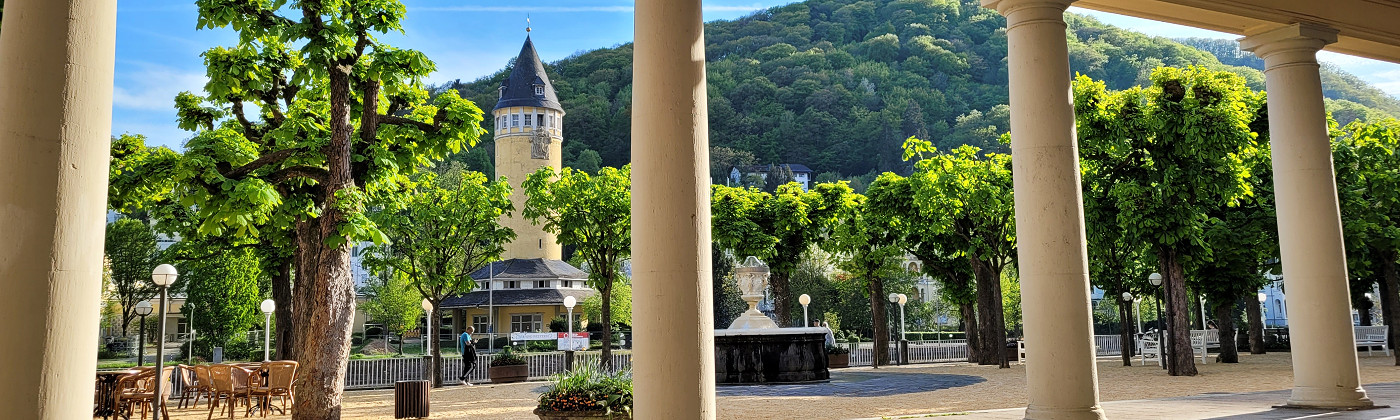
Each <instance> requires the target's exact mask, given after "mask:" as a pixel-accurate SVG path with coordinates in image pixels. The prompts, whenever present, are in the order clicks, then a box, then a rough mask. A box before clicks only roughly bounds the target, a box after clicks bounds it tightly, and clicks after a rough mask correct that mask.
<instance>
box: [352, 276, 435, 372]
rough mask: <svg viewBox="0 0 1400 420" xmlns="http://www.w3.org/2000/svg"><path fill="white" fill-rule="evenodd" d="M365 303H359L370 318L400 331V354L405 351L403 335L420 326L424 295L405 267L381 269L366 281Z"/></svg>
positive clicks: (396, 332)
mask: <svg viewBox="0 0 1400 420" xmlns="http://www.w3.org/2000/svg"><path fill="white" fill-rule="evenodd" d="M364 293H365V303H364V304H363V305H361V306H360V307H361V308H363V309H364V310H365V314H366V315H369V318H370V320H372V321H374V322H378V323H379V324H380V325H383V326H384V329H385V330H387V331H389V332H391V333H394V334H395V335H398V336H399V337H400V340H399V354H400V355H402V354H403V339H402V337H403V335H404V334H405V333H408V332H409V331H412V330H414V329H415V328H418V319H419V318H420V317H422V316H423V304H422V302H423V295H420V294H418V289H417V288H416V287H414V285H413V282H412V281H410V280H409V278H408V275H406V274H404V272H402V271H389V272H386V273H381V274H380V275H378V276H375V277H374V278H373V279H371V280H370V283H369V284H368V285H366V287H365V290H364Z"/></svg>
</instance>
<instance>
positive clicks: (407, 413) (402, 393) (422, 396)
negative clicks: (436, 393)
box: [394, 380, 433, 419]
mask: <svg viewBox="0 0 1400 420" xmlns="http://www.w3.org/2000/svg"><path fill="white" fill-rule="evenodd" d="M432 388H433V386H432V382H429V381H426V380H417V381H398V382H394V418H396V419H407V418H416V419H421V418H426V417H428V390H430V389H432Z"/></svg>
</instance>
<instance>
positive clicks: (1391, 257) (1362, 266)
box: [1332, 118, 1400, 366]
mask: <svg viewBox="0 0 1400 420" xmlns="http://www.w3.org/2000/svg"><path fill="white" fill-rule="evenodd" d="M1338 134H1340V138H1338V139H1337V140H1334V141H1333V142H1332V155H1333V160H1334V161H1335V166H1336V170H1337V190H1338V198H1339V200H1340V203H1341V210H1342V220H1343V226H1344V229H1345V233H1346V235H1345V237H1346V242H1347V243H1346V245H1347V251H1348V254H1349V255H1348V258H1347V262H1348V265H1350V271H1351V278H1352V282H1353V289H1356V285H1357V283H1361V284H1363V285H1364V289H1370V285H1371V284H1375V283H1379V284H1380V292H1381V293H1380V294H1381V296H1380V297H1381V312H1382V317H1383V318H1384V320H1385V324H1386V325H1389V326H1390V328H1389V329H1388V333H1389V335H1390V341H1391V342H1396V340H1397V338H1400V193H1397V191H1396V189H1395V185H1397V184H1400V121H1397V120H1395V119H1392V118H1387V119H1383V120H1380V121H1371V122H1363V121H1357V122H1353V123H1351V124H1348V125H1347V126H1346V127H1345V128H1343V129H1342V130H1341V131H1340V133H1338ZM1356 295H1360V293H1355V292H1354V293H1353V299H1357V296H1356ZM1396 365H1397V366H1400V354H1397V357H1396Z"/></svg>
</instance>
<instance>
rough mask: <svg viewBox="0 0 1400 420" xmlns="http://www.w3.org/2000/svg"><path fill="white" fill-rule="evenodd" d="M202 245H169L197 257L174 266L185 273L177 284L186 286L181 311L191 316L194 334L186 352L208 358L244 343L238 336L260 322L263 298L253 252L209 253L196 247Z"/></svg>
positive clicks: (244, 249) (176, 251)
mask: <svg viewBox="0 0 1400 420" xmlns="http://www.w3.org/2000/svg"><path fill="white" fill-rule="evenodd" d="M204 246H205V245H204V244H201V243H198V242H195V241H184V242H181V243H179V244H176V245H175V246H174V247H172V249H173V250H174V251H172V252H174V253H181V254H185V255H187V256H189V255H201V256H202V257H201V258H197V259H187V260H185V261H184V262H182V263H179V264H180V266H179V268H180V269H181V270H182V271H184V272H183V273H181V274H180V281H181V282H184V283H185V288H186V292H185V306H183V307H182V308H181V309H180V310H181V312H184V313H185V314H186V316H189V317H191V320H192V321H193V324H192V325H191V328H194V330H195V331H198V332H199V334H198V336H197V338H196V342H195V343H194V346H193V348H192V349H191V350H190V351H193V352H194V353H195V354H198V355H200V356H201V357H208V356H209V354H210V352H211V349H212V348H213V347H224V346H227V345H228V344H229V343H232V342H241V341H245V340H246V339H247V338H246V336H243V337H240V335H242V334H245V333H247V332H248V330H249V329H251V328H252V327H253V325H254V324H255V323H257V322H258V321H259V320H261V318H262V317H261V316H259V315H262V313H261V311H260V310H259V308H258V304H259V303H260V302H262V300H263V296H262V294H261V293H259V290H258V279H259V278H260V277H261V276H262V271H261V269H260V266H259V263H258V258H257V255H256V254H255V253H254V251H253V250H251V249H247V248H240V249H234V250H226V251H221V252H209V250H207V249H201V248H203V247H204ZM240 338H242V339H240Z"/></svg>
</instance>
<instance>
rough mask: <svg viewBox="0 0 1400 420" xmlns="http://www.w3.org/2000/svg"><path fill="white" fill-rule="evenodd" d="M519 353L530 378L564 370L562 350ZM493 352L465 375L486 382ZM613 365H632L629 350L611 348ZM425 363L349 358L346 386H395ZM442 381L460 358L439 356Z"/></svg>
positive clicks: (584, 359)
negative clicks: (612, 349) (527, 368)
mask: <svg viewBox="0 0 1400 420" xmlns="http://www.w3.org/2000/svg"><path fill="white" fill-rule="evenodd" d="M520 357H521V358H523V359H525V364H526V365H527V366H529V367H530V377H529V380H532V381H535V380H543V379H547V378H549V377H550V376H552V375H554V374H556V373H559V372H563V371H564V353H563V352H549V353H522V354H520ZM599 357H601V354H600V352H596V351H588V352H576V353H574V364H575V365H576V366H578V365H583V364H585V363H598V358H599ZM495 358H496V355H495V354H482V353H478V354H477V356H476V366H475V367H473V368H472V370H471V372H468V375H467V376H468V378H470V380H471V381H472V382H473V383H480V382H486V381H487V379H488V377H487V373H486V371H487V369H488V367H489V366H491V360H492V359H495ZM612 361H613V368H614V369H615V370H626V369H631V368H632V353H631V352H623V351H614V352H613V354H612ZM424 363H428V361H427V359H424V358H422V357H412V358H394V359H358V360H356V359H352V360H350V361H349V362H347V363H346V377H345V389H375V388H389V387H393V386H394V382H397V381H408V380H418V379H423V364H424ZM442 363H443V366H442V371H443V375H442V378H443V381H445V382H447V383H454V382H456V381H457V378H459V377H461V375H462V358H460V357H444V358H443V360H442Z"/></svg>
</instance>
